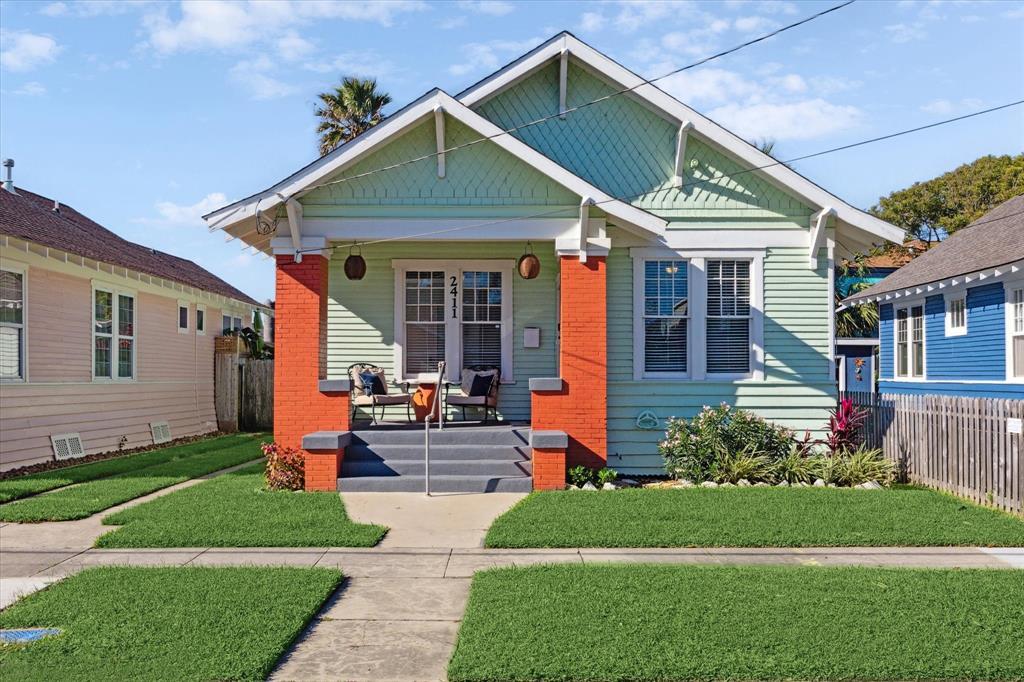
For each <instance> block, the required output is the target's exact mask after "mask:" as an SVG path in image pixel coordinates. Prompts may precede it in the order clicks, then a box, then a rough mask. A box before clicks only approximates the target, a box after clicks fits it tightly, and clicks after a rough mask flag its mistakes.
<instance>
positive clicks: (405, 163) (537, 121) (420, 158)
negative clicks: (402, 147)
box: [288, 0, 857, 199]
mask: <svg viewBox="0 0 1024 682" xmlns="http://www.w3.org/2000/svg"><path fill="white" fill-rule="evenodd" d="M856 1H857V0H847V2H843V3H840V4H838V5H834V6H832V7H829V8H828V9H825V10H822V11H820V12H817V13H816V14H812V15H810V16H808V17H805V18H803V19H801V20H799V21H796V22H793V23H792V24H788V25H786V26H783V27H781V28H777V29H775V30H774V31H771V32H770V33H766V34H764V35H762V36H759V37H757V38H753V39H751V40H748V41H746V42H745V43H741V44H739V45H736V46H734V47H731V48H729V49H727V50H722V51H721V52H718V53H716V54H713V55H710V56H708V57H704V58H703V59H700V60H698V61H696V62H693V63H692V64H687V65H686V66H682V67H679V68H678V69H673V70H672V71H669V72H668V73H665V74H662V75H660V76H657V77H655V78H649V79H645V80H641V81H640V82H639V83H637V84H636V85H634V86H631V87H628V88H623V89H621V90H616V91H614V92H611V93H609V94H607V95H604V96H602V97H598V98H597V99H594V100H590V101H588V102H584V103H582V104H578V105H576V106H574V107H570V108H568V109H566V110H564V111H559V112H558V113H554V114H550V115H548V116H542V117H540V118H538V119H535V120H532V121H527V122H526V123H521V124H519V125H516V126H513V127H511V128H507V129H504V130H501V131H500V132H497V133H494V134H493V135H487V136H484V137H480V138H477V139H474V140H470V141H469V142H464V143H462V144H458V145H455V146H454V147H448V148H447V149H443V150H441V151H437V152H431V153H430V154H424V155H422V156H418V157H416V158H412V159H407V160H405V161H399V162H397V163H393V164H390V165H387V166H382V167H380V168H375V169H373V170H369V171H365V172H363V173H357V174H356V175H350V176H348V177H345V178H339V179H337V180H331V181H329V182H324V183H322V184H319V185H313V186H311V187H304V188H303V189H302V190H300V191H303V192H308V191H311V190H314V189H319V188H321V187H327V186H330V185H337V184H341V183H345V182H351V181H352V180H358V179H361V178H365V177H367V176H370V175H374V174H376V173H383V172H385V171H390V170H395V169H397V168H402V167H403V166H408V165H410V164H413V163H419V162H420V161H426V160H428V159H432V158H435V157H437V156H440V155H441V154H446V153H448V152H455V151H458V150H460V149H465V148H467V147H472V146H473V145H476V144H480V143H481V142H487V141H488V140H493V139H495V138H497V137H501V136H503V135H509V134H511V133H515V132H519V131H520V130H523V129H525V128H529V127H531V126H535V125H539V124H541V123H544V122H545V121H550V120H552V119H555V118H561V117H562V116H565V115H567V114H571V113H574V112H577V111H580V110H582V109H586V108H587V107H591V106H593V105H595V104H599V103H601V102H606V101H608V100H610V99H612V98H614V97H618V96H620V95H624V94H626V93H629V92H633V91H634V90H636V89H638V88H640V87H643V86H644V85H652V84H654V83H655V82H657V81H660V80H664V79H666V78H669V77H670V76H674V75H676V74H679V73H682V72H683V71H688V70H689V69H693V68H696V67H698V66H701V65H702V64H707V63H708V62H710V61H714V60H715V59H719V58H721V57H724V56H726V55H730V54H732V53H734V52H738V51H739V50H742V49H744V48H746V47H750V46H751V45H755V44H757V43H760V42H762V41H765V40H768V39H769V38H774V37H775V36H777V35H779V34H780V33H784V32H785V31H789V30H791V29H794V28H797V27H798V26H803V25H804V24H806V23H809V22H811V21H814V20H815V19H819V18H821V17H823V16H825V15H826V14H831V13H832V12H836V11H838V10H841V9H843V8H844V7H848V6H849V5H852V4H853V3H854V2H856ZM296 193H297V192H296ZM294 196H295V195H294V194H293V195H291V196H290V197H288V198H289V199H291V198H293V197H294Z"/></svg>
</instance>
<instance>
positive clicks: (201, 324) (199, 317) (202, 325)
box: [196, 305, 206, 336]
mask: <svg viewBox="0 0 1024 682" xmlns="http://www.w3.org/2000/svg"><path fill="white" fill-rule="evenodd" d="M196 334H199V335H200V336H203V335H205V334H206V306H202V305H196Z"/></svg>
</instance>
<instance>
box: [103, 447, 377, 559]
mask: <svg viewBox="0 0 1024 682" xmlns="http://www.w3.org/2000/svg"><path fill="white" fill-rule="evenodd" d="M103 523H106V524H113V525H123V526H124V527H123V528H120V529H118V530H116V531H113V532H111V533H107V534H106V535H104V536H102V537H100V538H99V539H98V540H97V541H96V546H97V547H372V546H373V545H376V544H377V543H378V542H380V539H381V538H383V537H384V534H385V533H386V532H387V528H385V527H384V526H375V525H370V524H364V523H354V522H353V521H352V520H351V519H349V518H348V515H347V514H346V513H345V505H344V504H343V503H342V501H341V496H340V495H338V494H337V493H328V492H322V493H321V492H288V491H277V492H271V491H268V490H266V489H264V487H263V474H262V467H247V468H246V469H243V470H240V471H238V472H235V473H231V474H225V475H224V476H220V477H218V478H215V479H213V480H211V481H207V482H205V483H200V484H199V485H196V486H192V487H190V488H186V489H184V490H179V491H177V492H174V493H171V494H170V495H166V496H164V497H160V498H157V499H155V500H152V501H150V502H147V503H145V504H140V505H139V506H137V507H132V508H130V509H125V510H124V511H120V512H118V513H116V514H111V515H110V516H108V517H106V518H104V519H103Z"/></svg>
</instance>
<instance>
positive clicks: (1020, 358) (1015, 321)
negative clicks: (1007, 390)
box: [1009, 287, 1024, 378]
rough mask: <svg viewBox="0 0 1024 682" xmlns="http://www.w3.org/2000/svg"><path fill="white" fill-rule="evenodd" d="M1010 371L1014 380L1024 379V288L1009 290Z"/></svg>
mask: <svg viewBox="0 0 1024 682" xmlns="http://www.w3.org/2000/svg"><path fill="white" fill-rule="evenodd" d="M1009 301H1010V317H1011V320H1010V321H1011V324H1010V344H1011V353H1012V361H1013V364H1012V365H1011V370H1012V374H1011V376H1013V377H1014V378H1024V287H1021V288H1017V289H1011V290H1010V296H1009Z"/></svg>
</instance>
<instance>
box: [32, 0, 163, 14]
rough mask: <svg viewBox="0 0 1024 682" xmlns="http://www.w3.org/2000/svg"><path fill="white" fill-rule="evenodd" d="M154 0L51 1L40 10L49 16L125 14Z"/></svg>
mask: <svg viewBox="0 0 1024 682" xmlns="http://www.w3.org/2000/svg"><path fill="white" fill-rule="evenodd" d="M151 4H153V1H152V0H75V1H74V2H50V3H47V4H46V5H44V6H43V8H42V9H41V10H39V13H40V14H45V15H46V16H48V17H64V16H69V15H74V16H76V17H98V16H103V15H114V14H125V13H126V12H132V11H134V10H137V9H140V8H142V7H145V6H147V5H151Z"/></svg>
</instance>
